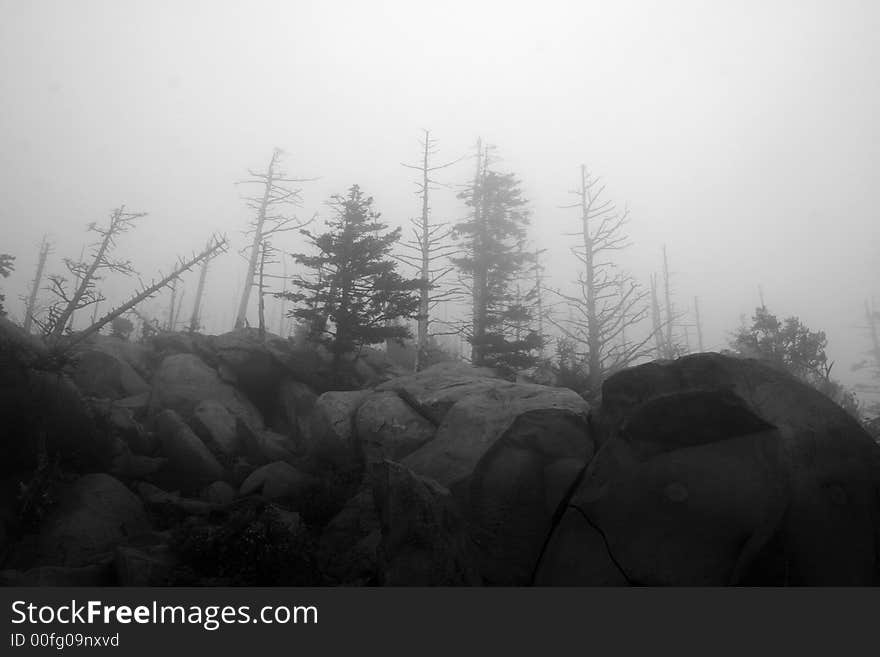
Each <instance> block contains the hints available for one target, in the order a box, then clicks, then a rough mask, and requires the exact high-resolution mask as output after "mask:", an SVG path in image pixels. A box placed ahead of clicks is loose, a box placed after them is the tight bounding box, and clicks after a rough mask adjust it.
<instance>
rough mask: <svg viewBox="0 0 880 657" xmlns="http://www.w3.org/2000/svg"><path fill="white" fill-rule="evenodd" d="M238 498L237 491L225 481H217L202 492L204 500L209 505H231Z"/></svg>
mask: <svg viewBox="0 0 880 657" xmlns="http://www.w3.org/2000/svg"><path fill="white" fill-rule="evenodd" d="M236 497H237V493H236V492H235V489H234V488H233V487H232V486H230V485H229V484H227V483H226V482H225V481H215V482H214V483H213V484H211V485H210V486H207V487H206V488H205V490H203V491H202V499H203V500H204V501H205V502H208V503H209V504H219V505H224V504H231V503H232V502H233V501H235V498H236Z"/></svg>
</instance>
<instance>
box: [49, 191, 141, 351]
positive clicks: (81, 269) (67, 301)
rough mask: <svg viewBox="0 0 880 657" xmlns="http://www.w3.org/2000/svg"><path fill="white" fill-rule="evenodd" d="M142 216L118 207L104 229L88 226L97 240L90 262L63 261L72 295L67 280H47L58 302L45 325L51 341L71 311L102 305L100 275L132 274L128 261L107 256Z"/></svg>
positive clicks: (58, 333)
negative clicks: (71, 279) (72, 280)
mask: <svg viewBox="0 0 880 657" xmlns="http://www.w3.org/2000/svg"><path fill="white" fill-rule="evenodd" d="M145 216H146V213H145V212H126V211H125V206H121V207H119V208H116V209H115V210H113V212H112V213H111V214H110V221H109V222H108V224H107V225H106V226H99V225H98V224H96V223H94V222H93V223H91V224H89V228H88V229H89V231H91V232H93V233H96V234H97V235H98V236H99V237H100V239H99V240H98V241H97V242H95V243H94V244H92V245H91V247H92V249H93V255H92V259H91V261H90V262H86V261H84V260H83V259H82V258H80V260H77V261H75V260H71V259H70V258H65V260H64V264H65V266H66V267H67V270H68V272H69V273H70V274H73V275H74V276H75V277H76V281H77V282H76V285H75V287H74V289H73V290H72V291H70V290H68V289H67V279H66V278H65V277H64V276H60V275H52V276H50V277H49V281H50V282H51V290H52V291H53V292H54V293H55V295H56V296H57V297H58V299H59V301H58V302H56V303H55V304H53V305H52V306H51V307H50V312H49V317H48V318H47V323H46V324H45V325H46V327H47V329H48V331H49V333H48V336H49V337H50V338H51V339H52V340H54V341H57V340H59V339H60V338H61V336H62V335H63V333H64V330H65V328H66V327H67V326H68V324H69V321H70V319H71V317H72V316H73V313H74V312H75V311H77V310H79V309H81V308H85V307H87V306H90V305H92V304H95V303H100V302H101V301H104V296H103V295H102V294H101V292H100V290H99V289H98V287H97V282H98V281H100V280H101V273H102V272H106V271H111V272H116V273H120V274H124V275H126V276H131V275H132V274H134V273H135V272H134V269H133V268H132V266H131V263H130V262H129V261H127V260H115V259H113V258H112V257H111V254H112V252H113V250H114V249H115V248H116V240H117V238H118V237H119V236H120V235H122V234H124V233H127V232H128V231H129V230H131V228H132V227H133V225H134V223H135V221H136V220H137V219H140V218H141V217H145Z"/></svg>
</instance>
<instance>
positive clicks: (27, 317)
mask: <svg viewBox="0 0 880 657" xmlns="http://www.w3.org/2000/svg"><path fill="white" fill-rule="evenodd" d="M49 247H50V245H49V240H47V239H46V238H45V237H43V242H42V243H41V244H40V256H39V260H38V261H37V273H36V274H35V275H34V282H33V283H32V284H31V293H30V296H29V297H28V302H27V306H26V307H25V311H24V327H23V328H24V332H25V333H30V332H31V325H32V324H33V321H34V312H35V311H36V308H35V306H36V305H37V292H39V289H40V283H41V282H42V281H43V270H44V269H45V268H46V259H47V258H48V257H49Z"/></svg>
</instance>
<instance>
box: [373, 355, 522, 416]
mask: <svg viewBox="0 0 880 657" xmlns="http://www.w3.org/2000/svg"><path fill="white" fill-rule="evenodd" d="M514 385H516V384H513V383H508V382H506V381H503V380H501V379H499V378H498V377H497V376H496V375H495V373H494V372H493V371H492V370H490V369H488V368H483V367H471V366H469V365H466V364H464V363H460V362H444V363H438V364H437V365H432V366H431V367H428V368H426V369H424V370H422V371H421V372H418V373H417V374H411V375H409V376H401V377H398V378H396V379H392V380H390V381H387V382H385V383H382V384H380V385H378V386H376V390H377V391H379V392H382V391H393V392H396V393H397V394H398V396H400V397H401V398H405V401H406V402H407V403H408V404H409V405H410V406H412V407H413V408H418V409H420V414H421V415H423V416H425V417H426V418H429V419H430V420H431V421H432V422H433V423H434V424H440V423H441V422H442V421H443V417H444V416H445V415H446V413H447V412H448V411H449V409H450V408H452V407H453V406H454V405H455V403H456V402H457V401H458V400H459V399H464V398H466V397H469V396H470V395H473V394H477V393H480V392H486V391H488V390H494V389H498V388H499V387H500V388H510V387H513V386H514Z"/></svg>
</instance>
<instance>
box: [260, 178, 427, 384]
mask: <svg viewBox="0 0 880 657" xmlns="http://www.w3.org/2000/svg"><path fill="white" fill-rule="evenodd" d="M330 205H331V206H332V207H333V209H334V213H335V216H334V217H333V218H332V219H331V220H330V221H329V222H328V226H327V227H328V228H329V230H328V231H327V232H325V233H321V234H315V233H312V232H310V231H308V230H302V231H300V232H301V233H302V235H303V236H304V237H305V238H306V240H307V242H308V243H309V244H311V245H312V247H314V250H315V251H316V253H315V254H313V255H306V254H302V253H297V254H294V259H295V260H296V262H297V263H298V264H300V265H302V266H304V267H305V268H306V269H307V270H308V273H307V274H305V275H297V276H294V277H293V278H292V279H291V285H292V286H293V288H294V289H296V290H298V291H293V292H281V293H278V294H277V295H276V296H278V297H282V298H285V299H288V300H290V301H292V302H294V303H297V304H298V305H299V307H297V308H295V309H294V310H293V311H291V312H290V316H292V317H295V318H297V319H299V320H301V321H302V322H304V324H305V325H306V326H307V327H308V330H309V334H310V337H311V338H312V339H313V340H315V341H317V342H320V343H322V344H324V345H325V346H327V347H328V349H329V350H330V351H331V353H332V354H333V358H334V365H335V370H336V372H337V374H339V373H340V371H341V366H342V361H343V357H344V356H346V355H347V354H351V353H353V352H356V351H357V350H358V349H360V347H362V346H364V345H371V344H377V343H380V342H383V341H385V340H386V339H403V338H407V337H410V332H409V329H408V328H407V327H405V326H401V325H397V324H395V323H394V322H396V320H399V319H401V318H413V317H415V316H416V315H417V314H418V311H419V296H418V291H419V290H420V288H421V285H422V284H421V282H420V281H419V280H418V279H411V280H410V279H404V278H403V277H401V276H400V275H399V274H398V273H397V272H396V267H397V263H396V262H395V261H394V260H393V259H392V258H391V257H390V252H391V249H392V247H393V246H394V244H395V243H396V242H397V241H398V240H399V239H400V234H401V230H400V228H396V229H394V230H391V231H388V232H383V231H386V229H387V226H386V225H385V224H384V223H382V222H381V221H380V216H381V215H380V213H378V212H376V211H375V210H373V198H372V197H369V196H365V195H364V194H363V192H361V190H360V187H358V186H357V185H354V186H352V187H351V188H350V189H349V191H348V195H347V196H344V197H343V196H339V195H336V196H334V197H333V198H332V200H331V203H330Z"/></svg>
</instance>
